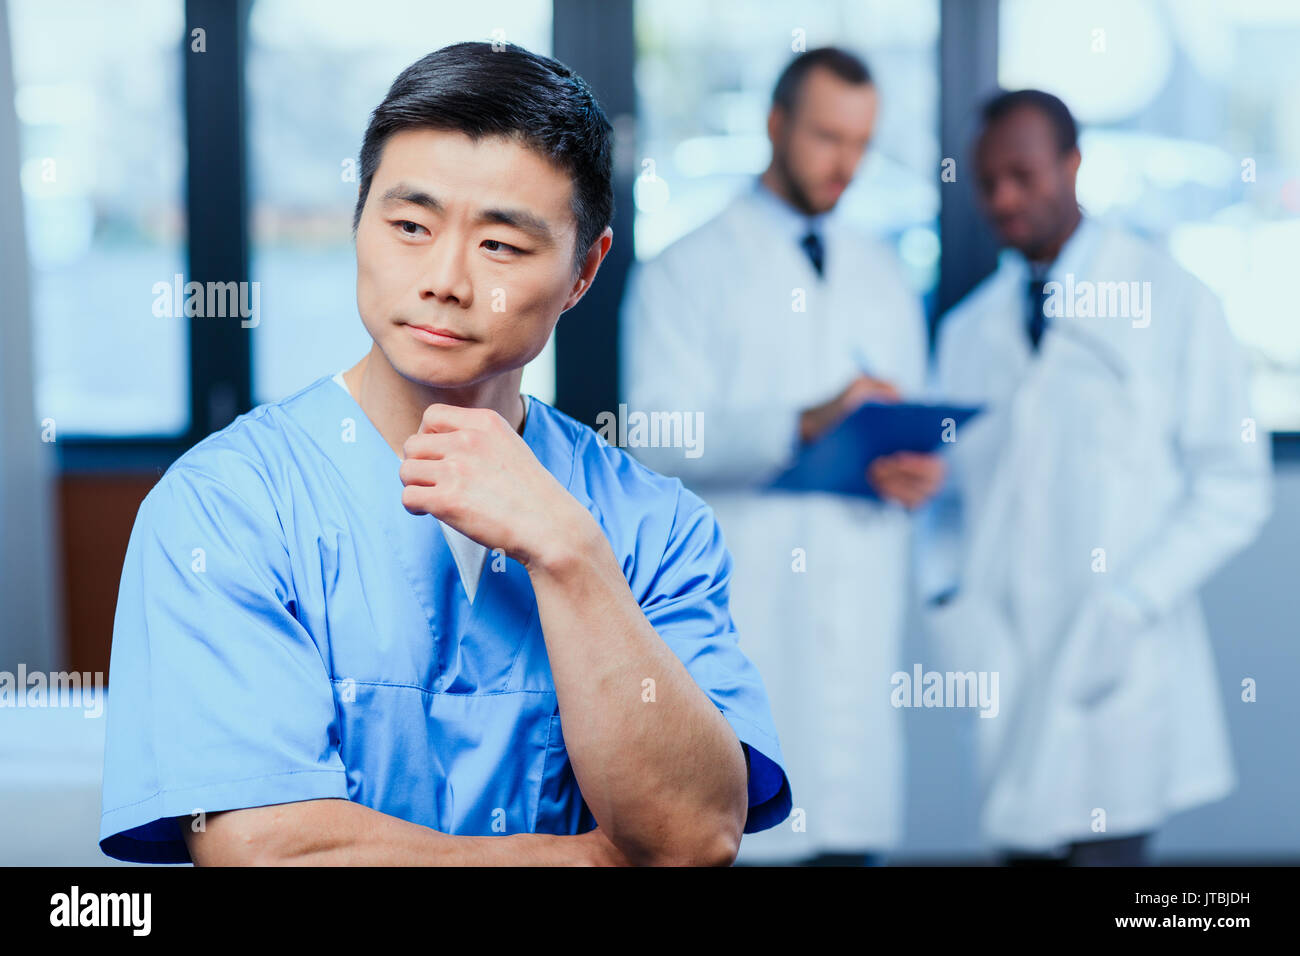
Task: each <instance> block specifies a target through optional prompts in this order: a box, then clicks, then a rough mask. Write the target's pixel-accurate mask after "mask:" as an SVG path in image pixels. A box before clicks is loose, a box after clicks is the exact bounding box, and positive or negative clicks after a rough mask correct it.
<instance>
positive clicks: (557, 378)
mask: <svg viewBox="0 0 1300 956" xmlns="http://www.w3.org/2000/svg"><path fill="white" fill-rule="evenodd" d="M1099 23H1104V24H1105V25H1106V34H1107V46H1106V50H1105V53H1104V55H1098V54H1097V53H1095V52H1094V51H1091V50H1090V49H1089V48H1088V46H1087V45H1086V44H1079V45H1077V48H1076V49H1071V48H1069V46H1068V45H1066V46H1063V45H1062V44H1060V43H1058V42H1055V39H1054V38H1055V37H1057V36H1059V35H1060V34H1061V33H1062V32H1063V31H1076V32H1078V33H1079V34H1081V35H1084V36H1086V35H1088V34H1090V32H1091V31H1092V29H1093V28H1094V27H1096V25H1097V24H1099ZM494 38H497V39H502V40H508V41H510V42H514V43H518V44H520V45H522V46H525V47H527V48H529V49H532V50H534V51H536V52H539V53H544V54H549V55H552V56H555V57H557V58H559V59H560V60H562V61H564V62H565V63H567V64H568V65H570V66H571V67H573V68H574V69H575V70H577V71H578V72H579V73H581V74H582V75H583V76H584V77H585V78H586V79H587V81H588V82H589V83H590V84H591V86H592V88H593V89H594V90H595V91H596V92H597V94H598V96H599V97H600V99H601V102H602V104H603V106H604V108H605V109H606V112H607V113H608V115H609V116H610V118H611V120H612V121H613V122H614V124H615V127H616V130H617V133H618V149H617V151H616V176H617V183H616V188H617V204H618V212H617V217H616V220H615V223H614V228H615V243H614V247H613V251H612V252H611V254H610V257H609V259H608V260H607V263H606V265H605V266H604V267H603V268H602V271H601V279H600V282H598V283H597V284H596V286H595V287H593V290H592V292H591V294H589V295H588V296H587V297H586V298H585V299H584V300H583V302H582V303H581V305H580V306H579V307H578V308H577V309H575V310H574V311H573V312H571V313H570V314H569V315H567V316H566V317H565V319H564V321H562V322H561V323H560V324H559V326H558V328H557V332H556V334H555V337H554V339H553V341H552V342H551V343H550V345H549V346H548V347H547V349H546V351H544V352H543V353H542V355H541V356H539V357H538V359H536V360H535V361H534V362H533V363H532V364H531V365H530V366H529V368H528V369H527V371H526V376H525V382H524V388H525V390H526V391H529V392H531V393H532V394H535V395H537V396H538V397H540V398H542V399H543V400H545V401H548V402H551V403H553V404H555V405H557V407H559V408H560V409H561V410H563V411H565V412H568V413H569V414H571V415H573V416H574V417H575V418H578V419H579V420H580V421H584V422H587V423H588V424H594V423H595V420H596V414H597V412H599V411H601V410H604V409H611V408H614V407H616V406H617V402H618V396H619V394H620V392H619V382H618V365H619V363H618V328H617V320H616V316H617V309H618V304H619V301H620V298H621V295H622V289H623V283H624V280H625V277H626V273H627V270H628V268H629V266H630V265H631V264H632V262H633V259H634V258H635V259H646V258H648V257H651V256H653V255H655V254H656V253H657V252H659V251H660V250H661V249H663V248H664V247H665V246H666V245H667V244H668V243H670V242H672V241H673V240H674V239H676V238H678V237H680V236H682V235H684V234H685V233H687V232H688V231H690V230H691V229H692V228H694V227H695V226H697V225H700V224H701V223H703V222H704V221H705V220H707V219H709V218H711V217H712V216H713V215H715V214H716V213H717V212H719V211H720V210H721V209H722V207H723V206H724V205H725V204H726V203H727V201H728V200H729V199H730V198H731V197H732V196H733V195H734V194H735V193H736V192H737V191H738V190H740V189H742V188H744V187H745V186H746V185H747V184H748V183H749V182H750V181H751V179H752V177H753V176H754V175H755V174H757V173H759V172H761V171H762V169H763V168H764V167H765V166H766V164H767V161H768V152H769V147H768V143H767V138H766V135H765V120H766V114H767V107H768V104H769V102H770V97H771V91H772V85H773V83H774V81H775V79H776V76H777V75H778V73H779V72H780V70H781V68H782V67H783V66H784V65H785V64H786V63H787V62H788V61H789V59H790V58H791V56H792V55H793V53H792V50H793V49H794V47H792V44H794V43H798V42H802V43H803V45H804V46H805V47H806V48H808V49H811V48H813V47H816V46H820V45H824V44H827V43H835V44H838V45H841V46H844V47H847V48H849V49H851V50H853V51H855V52H857V53H859V54H861V55H862V56H863V57H864V58H865V59H866V60H867V62H868V63H869V65H870V67H871V69H872V72H873V74H874V75H875V77H876V80H877V83H878V86H879V88H880V92H881V98H882V104H883V105H882V113H881V116H880V119H879V124H878V127H877V133H876V138H875V140H874V141H873V144H872V146H871V148H870V150H869V151H868V154H867V157H866V159H865V160H864V164H863V166H862V168H861V170H860V172H859V175H858V177H857V179H856V180H855V182H854V184H853V186H852V187H851V189H850V191H849V192H848V193H846V194H845V196H844V198H843V199H842V201H841V202H842V208H843V210H844V213H845V215H846V216H848V217H850V218H851V219H852V220H854V221H855V222H857V223H859V224H860V225H861V226H862V227H863V228H865V229H867V230H869V231H871V232H873V233H875V234H877V235H879V236H882V237H885V238H886V239H887V240H888V241H889V242H890V243H891V244H892V245H893V246H894V247H895V248H896V250H897V252H898V255H899V258H900V260H901V262H902V263H903V265H904V268H905V270H906V275H907V278H908V281H909V282H910V283H911V284H912V286H913V288H914V289H915V290H916V291H917V293H918V294H919V295H921V296H922V297H923V300H924V302H925V305H926V309H927V314H928V315H929V316H930V319H931V323H932V325H933V323H934V322H936V321H937V319H938V317H939V316H941V314H942V313H943V311H944V310H945V309H946V308H947V307H949V306H951V305H952V304H953V303H954V302H956V301H957V300H958V299H959V298H960V297H961V295H962V294H964V293H965V292H966V291H967V290H969V289H970V288H971V287H972V286H973V285H974V284H975V282H977V281H978V280H979V279H980V278H981V277H983V276H984V275H985V274H987V273H988V272H989V271H991V269H992V268H993V265H994V263H995V260H996V249H995V247H994V245H993V244H992V243H991V241H990V240H989V238H988V234H987V232H986V231H985V230H984V228H983V226H982V224H981V223H980V222H979V220H978V219H977V217H976V214H975V211H974V207H973V202H972V197H971V196H970V194H969V192H968V189H967V186H966V185H965V182H964V181H963V180H962V179H961V177H959V183H958V184H952V185H943V184H941V182H940V177H939V173H940V164H941V162H942V161H943V159H944V158H946V157H955V158H957V159H958V162H959V163H961V162H965V160H966V158H967V156H968V145H969V141H970V136H971V132H972V129H973V126H974V113H975V109H976V107H977V105H978V104H979V102H980V101H981V100H982V99H984V98H985V97H986V96H987V95H988V94H989V93H990V92H992V91H993V90H994V89H996V88H997V87H998V86H1003V87H1006V88H1015V87H1024V86H1034V87H1038V88H1041V89H1045V90H1048V91H1050V92H1053V93H1056V94H1057V95H1059V96H1061V97H1062V98H1063V99H1064V100H1065V102H1066V103H1067V104H1068V105H1069V106H1070V108H1071V109H1072V110H1073V111H1074V113H1075V115H1076V117H1077V118H1078V120H1079V122H1080V125H1081V127H1082V138H1081V151H1082V153H1083V157H1084V161H1083V166H1082V170H1081V173H1080V180H1079V193H1080V200H1081V202H1082V203H1083V205H1084V207H1085V208H1086V209H1088V210H1089V211H1090V212H1093V213H1098V214H1105V215H1107V216H1111V217H1115V218H1118V219H1121V220H1122V221H1124V222H1126V223H1128V224H1129V225H1130V226H1131V227H1133V228H1134V229H1135V230H1137V231H1139V232H1141V233H1143V234H1145V235H1147V236H1150V237H1152V238H1154V239H1156V240H1157V241H1159V242H1161V243H1163V244H1164V245H1165V246H1166V247H1167V248H1168V250H1169V251H1170V252H1171V253H1172V255H1173V256H1174V257H1175V258H1176V259H1177V260H1178V262H1180V263H1181V264H1182V265H1183V266H1184V267H1185V268H1187V269H1188V270H1189V271H1191V272H1192V273H1193V274H1195V275H1196V276H1198V277H1199V278H1200V279H1202V280H1203V281H1204V282H1205V283H1206V284H1207V285H1209V286H1210V288H1212V289H1213V290H1214V291H1215V292H1216V293H1217V294H1218V295H1219V296H1220V298H1221V299H1222V301H1223V304H1224V307H1225V310H1226V313H1227V316H1228V319H1229V322H1230V324H1231V326H1232V330H1233V332H1234V333H1235V334H1236V336H1237V337H1238V339H1239V340H1240V342H1241V343H1242V345H1243V347H1244V348H1245V349H1246V350H1247V352H1248V354H1249V356H1250V360H1251V364H1252V390H1253V398H1254V402H1255V408H1256V413H1257V415H1258V419H1259V422H1260V424H1261V427H1264V428H1267V429H1268V430H1270V431H1271V432H1272V433H1273V438H1272V441H1273V449H1274V458H1275V463H1276V506H1275V513H1274V517H1273V519H1272V521H1271V523H1270V525H1269V527H1268V529H1267V530H1266V532H1265V533H1264V535H1263V536H1262V537H1261V539H1260V540H1259V541H1257V542H1256V543H1255V544H1254V545H1253V546H1252V547H1251V548H1250V549H1249V550H1248V551H1246V552H1245V553H1244V554H1243V555H1241V556H1240V557H1239V558H1238V559H1237V560H1235V561H1234V562H1233V563H1232V564H1231V565H1230V566H1228V567H1227V568H1226V569H1225V570H1224V571H1222V572H1221V573H1220V574H1219V575H1218V576H1217V577H1216V578H1215V579H1214V580H1213V582H1212V583H1211V584H1210V585H1209V587H1208V588H1207V590H1206V591H1205V592H1204V597H1205V602H1206V608H1207V614H1208V617H1209V621H1210V627H1211V631H1212V633H1213V636H1214V640H1215V649H1216V655H1217V660H1218V664H1219V669H1220V674H1221V677H1222V681H1223V685H1224V688H1225V694H1229V693H1233V692H1234V690H1233V689H1234V688H1235V687H1236V686H1237V684H1238V683H1239V680H1240V677H1241V675H1254V676H1256V677H1257V678H1258V679H1259V682H1260V700H1259V702H1258V703H1257V704H1255V705H1253V706H1250V707H1231V708H1229V710H1228V717H1229V721H1230V727H1231V735H1232V743H1233V748H1234V754H1235V759H1236V761H1237V766H1238V772H1239V775H1240V785H1239V787H1238V789H1237V791H1236V792H1235V793H1234V794H1233V795H1232V796H1231V797H1229V798H1228V799H1227V800H1225V801H1223V802H1221V803H1218V804H1214V805H1212V806H1209V807H1206V808H1202V809H1199V810H1196V811H1193V812H1190V813H1187V814H1184V815H1182V816H1180V817H1178V818H1176V819H1175V820H1174V821H1173V822H1172V823H1171V824H1170V825H1169V826H1168V827H1167V828H1165V829H1164V830H1162V831H1161V833H1160V835H1159V839H1158V841H1157V844H1156V847H1155V850H1156V857H1157V859H1158V860H1159V861H1161V862H1195V861H1206V862H1216V863H1218V862H1222V863H1237V862H1246V863H1249V862H1267V861H1273V860H1280V859H1291V860H1294V859H1297V858H1300V815H1297V814H1296V813H1295V807H1296V806H1297V805H1300V767H1298V766H1297V750H1296V747H1295V744H1294V740H1293V728H1294V727H1295V726H1297V725H1300V695H1294V694H1293V693H1292V692H1293V690H1294V688H1296V687H1297V686H1300V652H1298V651H1297V641H1296V639H1297V637H1300V625H1297V621H1300V599H1298V598H1297V594H1296V592H1297V589H1296V587H1295V574H1296V571H1295V569H1296V566H1297V563H1296V542H1297V541H1300V455H1298V454H1297V449H1300V440H1298V439H1297V433H1298V432H1300V306H1298V305H1297V296H1296V294H1295V292H1294V291H1293V290H1292V288H1291V285H1290V283H1291V282H1293V281H1295V278H1296V271H1297V264H1300V57H1297V56H1296V51H1297V50H1300V5H1297V4H1295V3H1293V2H1289V0H1231V2H1228V0H1222V2H1220V0H1203V2H1200V0H1089V2H1086V3H1085V2H1081V0H1080V2H1073V0H1059V2H1053V0H822V2H799V3H793V2H779V0H744V2H742V0H718V2H710V3H701V2H699V0H637V2H631V0H617V2H598V0H497V2H494V3H492V4H490V5H489V4H461V3H451V2H415V0H411V2H399V0H370V2H368V3H366V4H364V5H361V6H358V5H356V4H351V3H344V2H341V0H231V2H217V0H121V2H116V3H111V4H110V3H95V2H89V0H0V196H2V197H3V202H2V204H0V210H2V211H0V252H2V253H3V255H0V289H2V290H3V295H0V313H2V325H0V329H2V336H3V337H2V339H0V462H2V463H3V473H2V476H0V540H2V541H3V544H2V545H0V547H2V548H3V554H2V555H0V558H2V559H3V563H2V564H0V570H2V571H3V578H2V579H0V671H7V672H16V671H17V670H18V668H19V665H20V664H22V665H24V666H25V667H26V668H27V670H28V671H35V670H45V671H50V670H75V671H82V672H90V673H94V672H101V673H102V674H104V675H105V676H106V675H107V673H108V652H109V646H110V641H111V636H112V619H113V609H114V605H115V601H116V595H117V585H118V573H119V570H120V567H121V562H122V557H123V555H124V553H125V549H126V542H127V538H128V536H129V533H130V529H131V525H132V522H133V520H134V517H135V512H136V509H137V507H138V505H139V502H140V501H141V500H142V499H143V497H144V495H145V494H146V493H147V492H148V490H149V488H150V487H151V486H152V484H153V482H154V481H156V480H157V478H158V476H159V475H160V474H161V473H162V471H163V470H165V469H166V468H167V466H168V465H169V464H170V463H171V461H173V460H175V458H176V457H178V456H179V455H180V454H181V453H182V452H183V451H184V450H185V449H186V448H188V447H189V446H190V445H192V444H193V443H194V442H196V441H198V440H199V439H201V438H202V437H203V436H205V435H207V434H209V433H210V432H212V431H214V430H216V429H219V428H221V427H224V425H226V424H227V423H228V422H229V421H230V420H231V419H233V418H234V417H235V416H236V415H237V414H239V413H241V412H242V411H245V410H247V409H248V408H250V407H252V406H253V405H256V404H259V403H262V402H267V401H274V400H278V399H280V398H283V397H285V396H287V395H289V394H291V393H292V392H294V391H296V390H298V389H300V388H302V387H304V386H305V385H307V384H310V383H311V382H313V381H314V380H316V379H317V378H319V377H321V376H322V375H326V374H332V373H333V372H335V371H337V370H339V369H342V368H345V367H347V366H349V365H351V364H353V363H354V362H355V361H356V360H357V359H358V358H359V357H360V355H361V354H362V353H363V352H364V351H365V350H366V349H367V347H368V344H369V341H368V338H367V336H366V334H365V332H364V330H363V328H362V326H361V324H360V321H359V319H358V317H357V314H356V306H355V256H354V251H353V248H352V238H351V217H352V208H353V205H354V203H355V199H356V189H357V177H356V174H355V163H356V158H357V153H358V150H359V147H360V141H361V136H362V133H363V132H364V129H365V125H366V121H367V118H368V114H369V111H370V110H371V109H372V108H373V107H374V106H375V105H377V104H378V103H379V101H380V100H381V99H382V98H383V95H384V93H385V92H386V90H387V87H388V85H389V84H390V83H391V82H392V80H393V78H394V77H395V76H396V75H397V74H398V73H399V72H400V71H401V70H402V69H403V68H404V67H406V66H407V65H409V64H410V63H411V62H412V61H414V60H416V59H418V58H419V57H420V56H422V55H423V54H425V53H427V52H429V51H430V50H433V49H436V48H437V47H440V46H443V45H445V44H447V43H451V42H456V41H459V40H467V39H476V40H490V39H494ZM199 47H202V49H199ZM1247 161H1249V168H1250V170H1251V171H1252V174H1253V175H1252V176H1251V177H1249V178H1247V177H1244V176H1243V169H1245V168H1246V166H1245V164H1246V162H1247ZM177 274H183V275H184V277H185V279H186V280H189V279H193V280H197V281H204V280H207V279H219V280H221V281H228V280H232V279H242V280H251V281H255V282H258V283H260V287H261V290H262V295H261V300H260V321H259V322H258V324H257V326H256V327H254V328H249V329H242V328H240V326H239V324H238V323H232V322H220V323H214V322H210V321H209V322H205V320H203V319H178V318H172V317H166V318H160V317H158V316H156V315H155V314H154V312H153V310H152V308H151V307H152V304H153V302H154V299H155V295H156V293H155V292H154V291H153V288H154V285H155V283H157V282H159V281H162V282H165V283H168V284H170V283H171V281H172V277H173V276H174V275H177ZM905 659H906V660H907V661H911V660H915V659H919V658H917V657H916V656H915V654H914V653H912V652H911V651H907V652H905ZM63 703H65V704H66V705H67V706H62V707H47V708H38V709H32V708H18V707H14V706H11V705H10V706H4V707H0V864H9V863H36V864H40V863H91V864H95V863H111V862H113V861H110V860H108V859H107V858H105V857H103V856H102V855H101V854H100V852H99V850H98V846H97V832H98V821H99V790H98V787H99V775H100V770H101V761H102V735H103V721H102V719H94V718H90V719H88V718H87V717H86V711H85V710H84V709H83V708H79V707H78V706H75V704H76V702H75V701H73V700H65V701H64V702H63ZM969 717H970V715H969V714H964V713H955V712H953V711H945V710H912V711H909V712H908V716H907V735H908V736H907V742H908V802H907V834H908V835H907V840H906V842H905V845H904V847H903V848H902V850H900V852H899V853H898V854H896V860H897V861H898V862H908V861H912V862H979V861H980V859H981V854H982V853H983V850H982V848H981V846H980V845H979V843H978V841H977V839H976V829H975V824H976V817H975V801H974V792H973V786H974V785H973V777H972V767H971V758H970V747H971V744H970V735H969V731H970V726H969Z"/></svg>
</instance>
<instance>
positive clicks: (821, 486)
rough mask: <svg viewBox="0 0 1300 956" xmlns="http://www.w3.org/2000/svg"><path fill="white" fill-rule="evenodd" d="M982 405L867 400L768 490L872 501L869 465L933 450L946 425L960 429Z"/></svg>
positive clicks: (811, 446)
mask: <svg viewBox="0 0 1300 956" xmlns="http://www.w3.org/2000/svg"><path fill="white" fill-rule="evenodd" d="M981 409H982V406H969V405H922V404H916V403H911V402H868V403H866V404H865V405H861V406H859V407H858V408H857V409H855V410H854V411H853V412H852V413H851V414H849V416H848V417H847V418H845V419H844V421H842V422H840V423H839V424H838V425H836V426H835V427H834V428H832V429H831V430H830V431H829V432H827V433H826V434H825V435H823V436H822V437H821V438H819V439H817V440H816V441H814V442H812V443H810V444H808V445H805V446H804V447H803V449H802V451H801V452H800V453H799V457H798V458H797V459H796V460H795V463H794V464H793V465H792V466H791V467H789V468H788V469H786V470H785V471H783V472H782V473H781V474H779V475H777V476H776V478H775V479H773V481H772V483H771V484H770V485H769V486H768V487H769V488H771V489H773V490H778V491H821V492H829V493H831V494H840V495H856V496H859V497H866V498H876V499H878V498H879V496H878V495H877V494H876V491H875V489H874V488H872V487H871V485H870V484H868V482H867V479H866V472H867V466H868V465H870V464H871V462H873V461H874V460H875V459H877V458H879V457H880V456H881V455H892V454H893V453H894V452H899V451H913V452H920V453H925V452H932V451H934V450H935V449H936V448H938V447H939V446H940V445H942V444H943V435H944V428H945V427H960V426H961V425H962V424H963V423H965V422H967V421H969V420H970V419H971V418H973V417H974V416H975V415H978V414H979V412H980V411H981Z"/></svg>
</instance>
